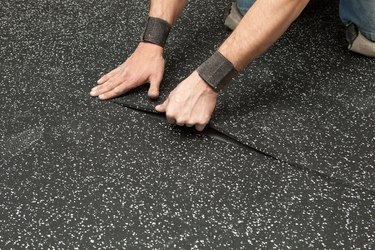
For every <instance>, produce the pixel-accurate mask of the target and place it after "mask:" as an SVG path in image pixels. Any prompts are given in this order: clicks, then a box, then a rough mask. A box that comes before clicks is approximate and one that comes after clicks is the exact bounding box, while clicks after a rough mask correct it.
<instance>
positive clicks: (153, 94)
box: [148, 76, 163, 99]
mask: <svg viewBox="0 0 375 250" xmlns="http://www.w3.org/2000/svg"><path fill="white" fill-rule="evenodd" d="M162 77H163V76H161V77H151V78H150V88H149V90H148V96H149V97H150V98H152V99H156V98H158V97H159V87H160V83H161V80H162Z"/></svg>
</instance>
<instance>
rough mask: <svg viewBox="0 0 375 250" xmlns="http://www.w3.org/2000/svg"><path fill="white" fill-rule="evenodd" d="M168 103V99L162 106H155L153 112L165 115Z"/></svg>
mask: <svg viewBox="0 0 375 250" xmlns="http://www.w3.org/2000/svg"><path fill="white" fill-rule="evenodd" d="M168 103H169V99H167V100H165V102H163V103H162V104H159V105H157V106H156V107H155V110H156V111H158V112H160V113H165V111H166V110H167V106H168Z"/></svg>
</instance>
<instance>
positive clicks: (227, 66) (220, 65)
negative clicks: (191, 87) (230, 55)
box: [197, 51, 238, 92]
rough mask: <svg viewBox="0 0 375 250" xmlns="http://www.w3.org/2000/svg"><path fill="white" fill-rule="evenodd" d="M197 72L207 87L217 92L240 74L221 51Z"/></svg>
mask: <svg viewBox="0 0 375 250" xmlns="http://www.w3.org/2000/svg"><path fill="white" fill-rule="evenodd" d="M197 72H198V74H199V76H200V78H201V79H202V80H203V81H204V82H205V83H206V84H207V86H209V87H211V88H212V89H213V90H214V91H215V92H219V91H220V90H221V89H223V88H224V87H225V86H226V85H227V84H228V83H229V82H230V81H231V79H232V78H233V77H234V76H235V75H237V73H238V71H237V70H236V68H235V67H234V65H233V64H232V63H231V62H230V61H229V60H228V59H227V58H226V57H225V56H223V55H222V54H221V53H220V52H219V51H216V52H215V53H214V54H213V55H212V56H211V57H210V58H209V59H208V60H207V61H205V62H204V63H203V64H201V65H200V66H199V67H198V69H197Z"/></svg>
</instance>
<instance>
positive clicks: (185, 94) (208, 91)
mask: <svg viewBox="0 0 375 250" xmlns="http://www.w3.org/2000/svg"><path fill="white" fill-rule="evenodd" d="M216 99H217V93H216V92H215V91H214V90H213V89H212V88H211V87H210V86H208V85H207V84H206V83H205V82H204V81H203V80H202V78H201V77H200V76H199V75H198V73H197V72H196V71H194V72H193V73H192V74H191V75H190V76H189V77H188V78H186V79H185V80H184V81H182V82H181V83H180V84H179V85H178V86H177V87H176V88H175V89H174V90H173V91H172V92H171V93H170V94H169V96H168V98H167V100H165V101H164V103H162V104H160V105H158V106H156V107H155V109H156V111H158V112H163V113H166V116H167V120H168V122H170V123H176V124H177V125H179V126H184V125H185V126H187V127H193V126H195V128H196V130H198V131H202V130H203V129H204V128H205V126H206V125H207V124H208V122H209V121H210V119H211V116H212V113H213V111H214V109H215V105H216Z"/></svg>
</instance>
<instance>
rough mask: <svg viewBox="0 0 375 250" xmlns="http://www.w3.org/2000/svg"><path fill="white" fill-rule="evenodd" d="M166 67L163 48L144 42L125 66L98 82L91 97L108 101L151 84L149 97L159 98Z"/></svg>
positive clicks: (122, 65)
mask: <svg viewBox="0 0 375 250" xmlns="http://www.w3.org/2000/svg"><path fill="white" fill-rule="evenodd" d="M164 66H165V61H164V58H163V48H162V47H160V46H157V45H154V44H151V43H143V42H142V43H140V44H139V45H138V47H137V49H136V50H135V51H134V53H133V54H132V55H131V56H130V57H129V58H128V59H127V60H126V61H125V62H124V63H123V64H121V65H120V66H118V67H117V68H116V69H114V70H112V71H111V72H109V73H108V74H106V75H104V76H102V77H101V78H100V79H99V80H98V86H96V87H94V88H93V89H92V90H91V92H90V95H91V96H98V97H99V99H101V100H107V99H110V98H113V97H117V96H120V95H122V94H125V93H126V92H128V91H129V90H131V89H133V88H136V87H138V86H140V85H142V84H144V83H146V82H149V83H150V89H149V91H148V95H149V96H150V97H151V98H158V97H159V87H160V82H161V80H162V78H163V74H164Z"/></svg>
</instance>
